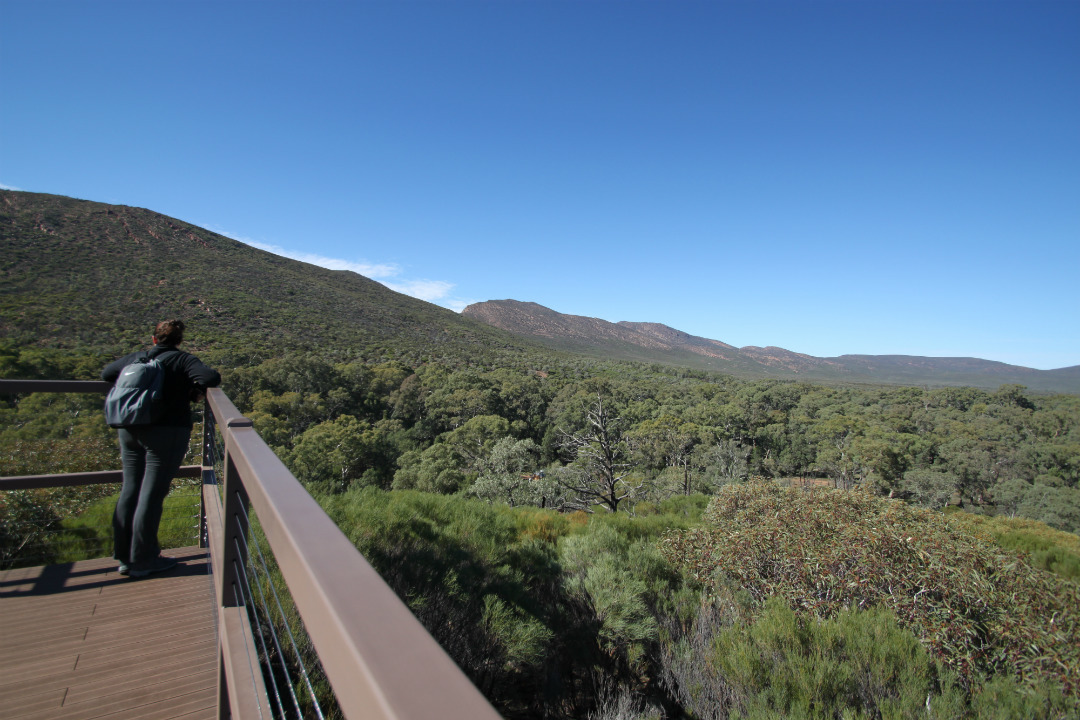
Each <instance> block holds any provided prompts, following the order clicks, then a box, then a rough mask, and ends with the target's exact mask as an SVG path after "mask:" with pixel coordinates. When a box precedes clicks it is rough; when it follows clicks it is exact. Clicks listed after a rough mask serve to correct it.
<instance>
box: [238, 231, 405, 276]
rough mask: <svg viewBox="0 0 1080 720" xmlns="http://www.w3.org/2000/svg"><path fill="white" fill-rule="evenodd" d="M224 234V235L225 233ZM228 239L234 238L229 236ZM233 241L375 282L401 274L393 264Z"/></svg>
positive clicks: (251, 241)
mask: <svg viewBox="0 0 1080 720" xmlns="http://www.w3.org/2000/svg"><path fill="white" fill-rule="evenodd" d="M222 234H223V235H224V234H225V233H222ZM228 237H233V236H231V235H229V236H228ZM233 240H239V241H240V242H242V243H244V244H246V245H251V246H252V247H256V248H259V249H260V250H265V251H266V252H268V253H273V254H275V255H280V256H281V257H287V258H292V259H293V260H299V261H300V262H306V263H310V264H312V265H318V266H319V267H323V268H326V269H327V270H350V271H352V272H354V273H357V274H358V275H363V276H365V277H369V278H371V279H373V280H377V279H379V278H388V277H396V276H397V275H400V274H401V268H400V267H398V266H397V265H394V264H392V263H369V262H363V261H360V262H353V261H351V260H342V259H341V258H332V257H326V256H325V255H316V254H315V253H308V252H302V251H299V250H288V249H286V248H283V247H280V246H278V245H269V244H267V243H261V242H257V241H255V240H245V239H242V238H237V237H233Z"/></svg>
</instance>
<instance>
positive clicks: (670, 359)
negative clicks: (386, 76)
mask: <svg viewBox="0 0 1080 720" xmlns="http://www.w3.org/2000/svg"><path fill="white" fill-rule="evenodd" d="M464 315H465V316H466V317H470V318H475V319H477V320H482V321H483V322H486V323H488V324H490V325H493V326H495V327H497V328H500V329H502V330H506V331H507V332H511V333H514V334H516V335H518V336H520V337H522V338H528V339H532V340H536V341H538V342H541V343H544V344H546V345H548V346H549V347H552V348H558V349H563V350H571V351H575V352H581V353H586V354H591V355H595V356H601V357H611V358H622V359H628V360H640V361H645V362H661V363H668V364H675V365H686V366H688V367H693V368H700V369H707V370H716V371H720V372H728V373H732V374H735V375H741V376H744V377H777V378H799V379H806V380H821V381H829V382H836V381H844V382H866V383H899V384H905V385H930V386H945V385H972V386H975V387H987V388H996V387H998V386H1000V385H1003V384H1008V383H1017V384H1020V385H1026V386H1027V387H1029V388H1031V389H1033V390H1042V391H1048V392H1070V393H1076V392H1080V366H1075V367H1070V368H1062V369H1060V370H1034V369H1032V368H1025V367H1019V366H1016V365H1007V364H1005V363H1000V362H994V361H991V360H980V359H978V358H930V357H918V356H910V355H841V356H840V357H831V358H820V357H813V356H811V355H805V354H803V353H798V352H792V351H791V350H785V349H784V348H779V347H754V346H747V347H742V348H736V347H734V346H732V345H728V344H727V343H724V342H721V341H719V340H711V339H709V338H702V337H697V336H695V335H690V334H688V333H685V332H682V331H680V330H676V329H674V328H671V327H668V326H666V325H662V324H659V323H642V322H625V321H624V322H618V323H612V322H608V321H606V320H600V319H598V318H590V317H582V316H579V315H564V314H562V313H558V312H556V311H554V310H551V309H549V308H546V307H543V306H542V305H537V304H536V303H530V302H519V301H517V300H492V301H489V302H483V303H476V304H474V305H470V306H469V307H467V308H465V310H464Z"/></svg>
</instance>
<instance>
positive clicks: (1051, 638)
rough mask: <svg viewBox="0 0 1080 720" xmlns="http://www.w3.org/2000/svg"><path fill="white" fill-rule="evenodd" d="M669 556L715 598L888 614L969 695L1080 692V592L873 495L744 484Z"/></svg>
mask: <svg viewBox="0 0 1080 720" xmlns="http://www.w3.org/2000/svg"><path fill="white" fill-rule="evenodd" d="M662 547H663V550H664V553H665V555H666V557H668V559H670V560H671V561H672V562H673V563H675V564H676V565H678V566H679V567H681V568H683V569H684V570H685V571H687V572H688V573H690V574H691V575H692V576H693V577H694V578H696V579H697V580H699V581H701V582H703V583H706V584H707V585H709V586H710V587H712V588H714V592H715V588H717V587H719V586H721V585H722V584H723V583H724V582H730V583H733V584H734V585H736V586H739V587H742V588H744V589H745V590H746V592H748V593H749V595H750V596H751V598H752V600H753V602H754V603H755V604H757V605H758V606H759V607H760V606H761V605H762V604H764V602H765V600H766V599H768V598H769V597H773V596H775V597H777V598H779V599H780V600H782V601H783V602H784V603H786V604H787V606H788V607H790V608H792V609H793V610H794V611H796V612H799V613H805V614H809V615H811V616H813V617H817V618H821V619H828V618H832V617H835V616H837V614H838V613H840V612H841V611H842V610H845V609H863V608H870V607H874V606H876V605H881V606H883V607H885V608H888V609H889V610H891V611H893V612H894V613H895V614H896V615H897V617H898V618H899V622H900V624H901V626H902V627H905V628H907V629H910V630H911V631H913V632H914V633H915V634H916V635H917V636H918V637H919V639H920V640H921V641H922V643H923V644H924V646H925V647H926V648H927V649H928V650H929V651H930V652H931V653H932V654H933V655H934V656H935V657H937V658H940V659H941V660H942V661H944V662H945V663H946V664H947V665H948V666H949V667H950V668H951V669H953V670H954V671H956V672H957V673H958V674H959V676H960V679H961V682H962V683H963V684H964V686H965V687H967V688H971V687H973V686H975V685H977V684H978V683H979V682H981V678H982V677H984V676H992V675H995V674H1014V675H1016V676H1017V677H1019V678H1022V679H1023V680H1024V681H1025V682H1027V683H1029V684H1037V683H1039V682H1041V681H1049V682H1053V683H1056V684H1058V685H1059V686H1060V687H1061V688H1062V689H1063V691H1064V692H1065V693H1066V694H1067V695H1070V696H1072V697H1076V694H1077V692H1078V691H1080V687H1078V686H1077V678H1078V677H1080V587H1078V586H1077V585H1075V584H1073V583H1070V582H1067V581H1064V580H1061V579H1059V578H1057V577H1055V576H1053V575H1051V574H1049V573H1046V572H1044V571H1041V570H1038V569H1035V568H1032V567H1031V566H1030V565H1028V564H1027V563H1025V562H1024V561H1023V560H1022V559H1021V558H1020V557H1018V556H1017V555H1016V554H1014V553H1010V552H1008V551H1004V550H1001V549H998V548H995V547H994V546H992V545H989V544H987V543H986V542H984V541H982V540H980V539H978V538H976V537H975V536H972V535H970V534H969V533H967V532H964V531H961V530H959V529H957V528H955V527H954V526H952V525H950V523H949V522H948V521H947V520H946V519H945V517H944V516H942V515H940V514H938V513H932V512H929V511H923V510H918V509H916V508H912V507H910V506H908V505H905V504H903V503H900V502H897V501H891V500H886V499H883V498H877V497H872V496H871V495H869V494H867V493H863V492H843V491H829V490H817V491H813V492H806V491H800V490H797V489H794V488H788V489H784V488H780V487H779V486H777V485H775V484H770V483H751V484H747V485H733V486H727V487H725V488H723V489H722V490H721V491H720V493H719V494H718V495H717V496H716V498H715V499H714V500H713V502H712V503H711V504H710V506H709V509H708V510H707V511H706V513H705V516H704V519H703V524H702V526H701V527H700V528H698V529H694V530H689V531H682V532H675V533H671V534H669V535H668V536H666V537H665V538H664V540H663V541H662Z"/></svg>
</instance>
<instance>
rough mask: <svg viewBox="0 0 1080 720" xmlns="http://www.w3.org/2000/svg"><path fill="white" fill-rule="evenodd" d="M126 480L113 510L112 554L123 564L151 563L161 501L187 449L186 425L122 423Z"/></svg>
mask: <svg viewBox="0 0 1080 720" xmlns="http://www.w3.org/2000/svg"><path fill="white" fill-rule="evenodd" d="M119 434H120V460H121V462H122V464H123V468H124V485H123V487H122V488H121V490H120V499H119V500H117V501H116V512H114V513H113V542H114V545H113V557H114V558H116V559H117V560H119V561H120V562H122V563H124V564H126V565H135V566H138V565H140V564H145V563H149V562H151V561H152V560H154V558H156V557H157V556H158V553H159V552H161V547H160V546H159V545H158V537H157V533H158V526H159V525H160V524H161V511H162V505H163V504H164V503H165V496H166V495H168V494H169V484H170V483H171V482H172V479H173V477H174V476H175V475H176V471H177V470H178V469H179V468H180V463H181V462H182V461H183V459H184V455H185V454H186V453H187V449H188V440H189V439H190V438H191V428H190V427H171V426H165V425H148V426H145V427H132V428H120V430H119Z"/></svg>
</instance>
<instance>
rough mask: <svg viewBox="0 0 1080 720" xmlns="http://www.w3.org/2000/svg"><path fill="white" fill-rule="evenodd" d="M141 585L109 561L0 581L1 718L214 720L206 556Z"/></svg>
mask: <svg viewBox="0 0 1080 720" xmlns="http://www.w3.org/2000/svg"><path fill="white" fill-rule="evenodd" d="M164 554H165V555H169V556H172V557H175V558H177V559H179V560H180V563H181V564H180V565H179V566H178V567H177V568H176V569H174V570H171V571H169V572H166V573H163V574H161V575H152V576H150V577H148V578H144V579H142V580H133V579H130V578H127V577H124V576H123V575H120V574H118V573H117V572H116V561H114V560H111V559H102V560H85V561H80V562H75V563H66V564H63V565H49V566H45V567H33V568H20V569H16V570H7V571H4V572H0V708H2V712H0V714H2V715H3V717H4V718H5V719H6V720H15V719H16V718H18V719H20V720H36V719H38V718H40V719H42V720H44V719H45V718H49V719H50V720H51V719H54V718H55V719H63V720H73V719H75V718H86V719H89V718H153V719H156V720H165V719H167V718H186V719H187V720H201V719H203V718H207V719H209V718H214V717H216V704H217V695H218V684H217V680H218V669H217V636H216V629H215V612H214V594H213V592H214V591H213V584H212V582H211V579H210V577H209V576H208V566H207V558H206V550H205V549H200V548H181V549H176V550H166V551H165V553H164Z"/></svg>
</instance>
